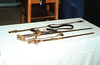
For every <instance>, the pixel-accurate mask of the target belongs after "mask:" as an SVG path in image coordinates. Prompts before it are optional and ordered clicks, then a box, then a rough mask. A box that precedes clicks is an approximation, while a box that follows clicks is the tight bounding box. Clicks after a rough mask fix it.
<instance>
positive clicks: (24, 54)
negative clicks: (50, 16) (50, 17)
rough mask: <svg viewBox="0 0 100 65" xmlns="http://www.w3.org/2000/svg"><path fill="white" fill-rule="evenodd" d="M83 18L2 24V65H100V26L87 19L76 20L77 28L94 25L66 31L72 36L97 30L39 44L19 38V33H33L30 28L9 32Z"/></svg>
mask: <svg viewBox="0 0 100 65" xmlns="http://www.w3.org/2000/svg"><path fill="white" fill-rule="evenodd" d="M79 20H84V19H81V18H73V19H62V20H54V21H42V22H37V23H34V22H33V23H25V24H14V25H4V26H0V65H100V28H99V27H97V26H95V25H93V24H91V23H89V22H88V21H86V20H84V21H85V22H81V23H74V24H72V25H74V29H79V28H80V29H81V28H89V27H92V28H93V29H90V30H82V31H74V32H67V33H64V35H66V36H71V35H76V34H84V33H89V32H94V34H91V35H85V36H80V37H73V38H67V39H60V40H57V41H47V42H41V43H39V44H38V46H36V45H35V44H28V43H27V42H23V41H20V40H17V37H16V36H17V34H26V33H32V32H30V31H26V32H18V33H11V34H10V33H8V32H9V31H11V30H22V29H28V28H35V27H40V26H46V25H48V24H60V23H69V22H74V21H79Z"/></svg>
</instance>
